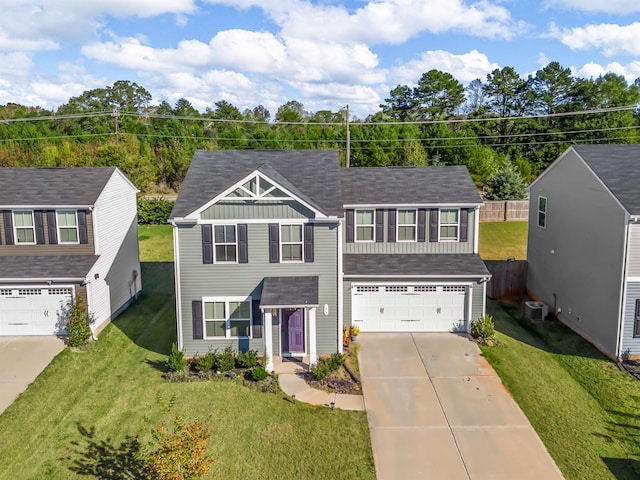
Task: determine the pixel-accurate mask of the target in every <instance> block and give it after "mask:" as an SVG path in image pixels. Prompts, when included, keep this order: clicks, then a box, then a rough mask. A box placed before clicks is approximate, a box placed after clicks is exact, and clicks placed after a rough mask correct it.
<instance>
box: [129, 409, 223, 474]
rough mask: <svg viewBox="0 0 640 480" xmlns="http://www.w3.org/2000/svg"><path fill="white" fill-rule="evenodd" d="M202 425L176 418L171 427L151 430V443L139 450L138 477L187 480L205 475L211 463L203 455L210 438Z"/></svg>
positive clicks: (160, 424) (207, 428) (158, 427)
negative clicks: (139, 466) (139, 465)
mask: <svg viewBox="0 0 640 480" xmlns="http://www.w3.org/2000/svg"><path fill="white" fill-rule="evenodd" d="M210 436H211V435H210V433H209V426H208V425H207V424H206V423H204V422H199V421H196V422H193V423H188V422H185V421H184V420H183V419H182V418H180V417H178V418H176V421H175V425H174V426H173V428H169V427H167V426H166V425H165V424H164V423H163V422H160V423H158V424H157V425H156V426H155V427H154V428H153V430H152V431H151V437H152V441H151V442H150V443H149V444H148V445H147V446H145V447H141V448H139V450H138V452H137V454H136V459H137V460H138V461H140V462H141V464H142V466H141V468H140V475H141V477H142V478H145V479H149V480H188V479H189V480H190V479H197V478H202V477H204V476H206V475H207V474H208V473H209V467H210V466H211V463H213V460H211V459H210V458H208V456H207V455H206V449H207V443H208V442H209V438H210Z"/></svg>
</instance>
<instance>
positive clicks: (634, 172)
mask: <svg viewBox="0 0 640 480" xmlns="http://www.w3.org/2000/svg"><path fill="white" fill-rule="evenodd" d="M571 148H573V149H574V150H575V152H576V153H577V154H578V155H579V156H580V157H581V158H582V159H583V160H584V161H585V162H586V164H587V165H589V167H591V169H592V170H593V171H594V172H595V174H596V175H597V176H598V177H599V178H600V180H602V182H603V183H604V184H605V185H606V186H607V188H608V189H609V190H610V191H611V193H612V194H613V195H614V196H615V197H616V198H617V199H618V200H619V201H620V203H622V205H623V206H624V207H625V208H626V209H627V211H628V212H629V213H630V214H631V215H640V145H574V146H573V147H571Z"/></svg>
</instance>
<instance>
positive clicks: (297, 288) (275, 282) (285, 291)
mask: <svg viewBox="0 0 640 480" xmlns="http://www.w3.org/2000/svg"><path fill="white" fill-rule="evenodd" d="M260 305H261V306H268V307H293V306H302V305H309V306H312V305H318V277H265V278H264V283H263V284H262V297H261V299H260Z"/></svg>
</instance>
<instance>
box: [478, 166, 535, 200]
mask: <svg viewBox="0 0 640 480" xmlns="http://www.w3.org/2000/svg"><path fill="white" fill-rule="evenodd" d="M485 191H486V193H485V198H486V199H487V200H524V199H525V198H527V188H526V183H525V181H524V179H523V178H522V175H520V172H519V171H518V169H517V168H516V166H515V165H514V164H513V163H511V162H510V161H509V159H508V158H507V159H505V161H504V163H503V164H502V166H501V167H500V168H499V169H498V170H497V171H496V172H495V173H494V174H493V175H492V176H491V179H490V180H489V182H488V183H487V185H486V187H485Z"/></svg>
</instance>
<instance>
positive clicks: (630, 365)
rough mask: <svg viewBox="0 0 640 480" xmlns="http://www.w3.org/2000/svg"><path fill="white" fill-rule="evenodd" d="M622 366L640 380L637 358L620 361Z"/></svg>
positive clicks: (639, 367) (639, 364) (639, 363)
mask: <svg viewBox="0 0 640 480" xmlns="http://www.w3.org/2000/svg"><path fill="white" fill-rule="evenodd" d="M622 366H623V367H624V368H625V370H626V371H627V372H629V373H630V374H631V375H633V376H634V377H636V378H637V379H638V380H640V361H638V360H625V361H623V362H622Z"/></svg>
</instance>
